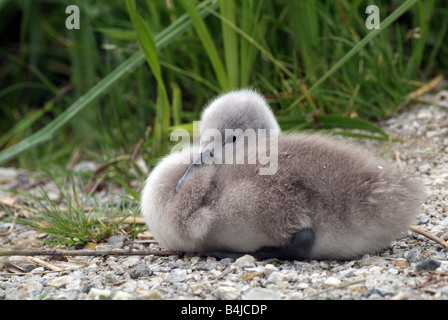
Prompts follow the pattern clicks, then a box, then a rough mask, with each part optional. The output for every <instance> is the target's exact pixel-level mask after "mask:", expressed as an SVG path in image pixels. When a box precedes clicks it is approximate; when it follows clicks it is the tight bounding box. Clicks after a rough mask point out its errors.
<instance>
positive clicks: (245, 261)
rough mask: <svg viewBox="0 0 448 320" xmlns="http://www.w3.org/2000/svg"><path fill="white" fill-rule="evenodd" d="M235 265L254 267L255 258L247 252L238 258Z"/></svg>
mask: <svg viewBox="0 0 448 320" xmlns="http://www.w3.org/2000/svg"><path fill="white" fill-rule="evenodd" d="M234 265H235V266H237V267H240V268H253V267H255V258H254V257H252V256H251V255H248V254H246V255H244V256H242V257H240V258H238V259H236V260H235V262H234Z"/></svg>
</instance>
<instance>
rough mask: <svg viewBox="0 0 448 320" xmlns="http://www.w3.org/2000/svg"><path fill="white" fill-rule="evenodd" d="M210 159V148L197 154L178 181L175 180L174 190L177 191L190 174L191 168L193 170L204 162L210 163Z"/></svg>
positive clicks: (211, 157) (211, 154) (211, 155)
mask: <svg viewBox="0 0 448 320" xmlns="http://www.w3.org/2000/svg"><path fill="white" fill-rule="evenodd" d="M212 159H213V152H212V151H210V150H205V151H204V152H201V153H200V154H198V156H197V157H196V159H194V160H193V163H192V164H190V166H189V167H188V169H187V171H185V173H184V175H183V176H182V178H180V179H179V181H177V183H176V192H179V190H180V188H181V187H182V185H183V184H184V181H185V179H186V178H187V176H188V175H189V174H190V172H191V171H192V170H194V169H193V168H197V167H202V166H203V165H204V164H210V163H211V160H212Z"/></svg>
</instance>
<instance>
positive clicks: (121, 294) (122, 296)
mask: <svg viewBox="0 0 448 320" xmlns="http://www.w3.org/2000/svg"><path fill="white" fill-rule="evenodd" d="M133 299H134V296H133V295H132V294H130V293H127V292H123V291H118V292H117V293H116V294H115V296H114V297H113V298H112V300H133Z"/></svg>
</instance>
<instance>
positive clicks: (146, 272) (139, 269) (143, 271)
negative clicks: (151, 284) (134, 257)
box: [129, 264, 152, 279]
mask: <svg viewBox="0 0 448 320" xmlns="http://www.w3.org/2000/svg"><path fill="white" fill-rule="evenodd" d="M129 275H130V276H131V278H132V279H137V278H140V277H149V276H151V275H152V271H151V270H150V269H149V268H148V267H147V266H146V265H144V264H141V265H138V266H135V267H134V268H132V269H131V271H130V272H129Z"/></svg>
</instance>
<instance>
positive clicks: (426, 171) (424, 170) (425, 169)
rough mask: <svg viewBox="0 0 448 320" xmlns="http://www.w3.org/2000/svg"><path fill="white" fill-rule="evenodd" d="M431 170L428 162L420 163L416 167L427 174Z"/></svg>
mask: <svg viewBox="0 0 448 320" xmlns="http://www.w3.org/2000/svg"><path fill="white" fill-rule="evenodd" d="M430 170H431V166H430V165H429V164H428V163H425V164H422V165H421V166H419V167H418V171H420V172H421V173H425V174H429V171H430Z"/></svg>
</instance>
